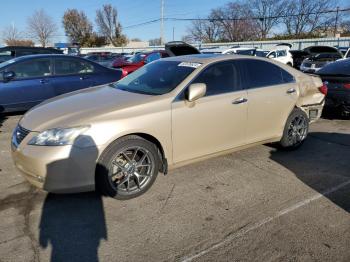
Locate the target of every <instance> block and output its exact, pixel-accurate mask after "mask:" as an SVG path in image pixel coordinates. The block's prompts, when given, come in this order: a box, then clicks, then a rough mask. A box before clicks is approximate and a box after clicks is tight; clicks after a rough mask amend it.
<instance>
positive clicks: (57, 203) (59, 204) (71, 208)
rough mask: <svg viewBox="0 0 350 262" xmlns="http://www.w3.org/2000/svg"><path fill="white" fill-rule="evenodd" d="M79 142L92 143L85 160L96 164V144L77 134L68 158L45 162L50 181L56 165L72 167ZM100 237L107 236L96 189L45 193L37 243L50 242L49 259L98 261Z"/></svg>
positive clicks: (101, 204) (44, 246)
mask: <svg viewBox="0 0 350 262" xmlns="http://www.w3.org/2000/svg"><path fill="white" fill-rule="evenodd" d="M78 140H79V141H80V142H78ZM79 143H80V144H79ZM81 143H90V144H91V146H89V150H91V154H90V155H91V157H89V158H88V159H86V160H85V161H86V162H85V163H84V164H85V165H89V162H92V165H95V163H96V158H97V155H98V151H97V147H96V145H95V144H94V143H93V140H92V138H90V137H89V136H79V137H78V138H77V139H76V140H75V142H74V143H73V144H74V146H73V147H72V149H71V152H70V155H69V157H68V158H67V159H62V160H58V161H55V162H52V163H50V164H48V165H47V179H46V181H49V183H51V185H52V183H54V182H55V175H57V173H56V174H55V171H56V172H57V168H65V167H67V170H68V169H69V168H72V166H71V165H72V161H69V159H70V158H71V157H73V158H74V156H76V154H79V150H80V149H79V145H81ZM70 175H72V176H78V175H79V174H77V173H71V174H70ZM50 181H51V182H50ZM67 182H68V183H69V181H67ZM45 185H46V182H45ZM45 185H44V187H45ZM102 240H107V228H106V221H105V213H104V207H103V201H102V196H101V195H99V194H97V193H95V192H89V193H79V194H52V193H49V194H48V195H47V197H46V199H45V202H44V205H43V209H42V214H41V219H40V224H39V244H40V246H41V247H43V248H47V247H48V246H49V245H51V248H52V250H51V259H50V261H52V262H58V261H75V262H76V261H84V262H89V261H91V262H94V261H98V248H99V245H100V242H101V241H102Z"/></svg>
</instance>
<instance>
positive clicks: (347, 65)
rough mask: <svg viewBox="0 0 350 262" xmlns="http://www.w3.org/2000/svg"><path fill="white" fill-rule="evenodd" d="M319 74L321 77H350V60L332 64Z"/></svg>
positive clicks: (322, 69)
mask: <svg viewBox="0 0 350 262" xmlns="http://www.w3.org/2000/svg"><path fill="white" fill-rule="evenodd" d="M317 73H318V74H320V75H338V74H339V75H350V59H345V60H341V61H337V62H334V63H330V64H328V65H326V66H324V67H323V68H321V69H320V70H319V71H318V72H317Z"/></svg>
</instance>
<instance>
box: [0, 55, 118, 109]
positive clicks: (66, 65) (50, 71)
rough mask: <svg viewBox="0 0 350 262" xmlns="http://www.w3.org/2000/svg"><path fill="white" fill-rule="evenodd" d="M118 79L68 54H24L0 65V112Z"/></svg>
mask: <svg viewBox="0 0 350 262" xmlns="http://www.w3.org/2000/svg"><path fill="white" fill-rule="evenodd" d="M120 78H121V71H120V70H113V69H109V68H106V67H104V66H101V65H99V64H97V63H94V62H92V61H89V60H86V59H83V58H80V57H77V56H68V55H27V56H21V57H18V58H14V59H11V60H8V61H6V62H3V63H1V64H0V113H4V112H14V111H25V110H28V109H30V108H31V107H33V106H35V105H37V104H39V103H41V102H43V101H44V100H46V99H49V98H52V97H54V96H58V95H62V94H65V93H68V92H72V91H76V90H80V89H84V88H88V87H92V86H97V85H102V84H107V83H111V82H115V81H118V80H119V79H120Z"/></svg>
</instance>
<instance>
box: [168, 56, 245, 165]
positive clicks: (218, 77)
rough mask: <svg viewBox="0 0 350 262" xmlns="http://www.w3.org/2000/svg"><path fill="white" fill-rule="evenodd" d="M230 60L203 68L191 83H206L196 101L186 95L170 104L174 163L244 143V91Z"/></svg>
mask: <svg viewBox="0 0 350 262" xmlns="http://www.w3.org/2000/svg"><path fill="white" fill-rule="evenodd" d="M239 79H240V78H239V74H238V71H237V69H236V67H235V66H234V63H233V62H220V63H216V64H214V65H211V66H209V67H208V68H206V69H204V70H203V71H202V72H201V73H199V75H198V76H197V77H196V79H195V80H194V81H193V82H192V83H205V84H206V86H207V92H206V95H205V96H204V97H202V98H200V99H198V100H197V101H195V102H191V103H189V102H188V101H186V98H185V95H180V96H179V97H180V98H179V99H177V100H176V101H174V102H173V104H172V139H173V161H174V163H178V162H182V161H186V160H191V159H195V158H198V157H202V156H206V155H209V154H213V153H217V152H220V151H224V150H228V149H231V148H233V147H236V146H240V145H243V144H244V143H245V131H246V130H245V129H246V121H247V103H246V98H247V93H246V91H245V90H241V86H240V80H239Z"/></svg>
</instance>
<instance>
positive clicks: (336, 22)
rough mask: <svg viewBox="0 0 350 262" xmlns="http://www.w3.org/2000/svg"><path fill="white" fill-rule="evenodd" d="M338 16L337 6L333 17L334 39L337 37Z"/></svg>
mask: <svg viewBox="0 0 350 262" xmlns="http://www.w3.org/2000/svg"><path fill="white" fill-rule="evenodd" d="M338 15H339V6H337V13H336V16H335V25H334V37H336V36H337V32H338Z"/></svg>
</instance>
